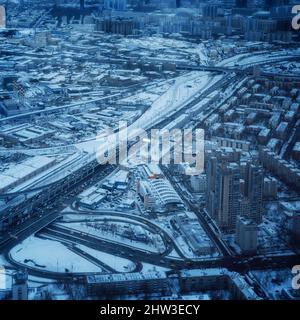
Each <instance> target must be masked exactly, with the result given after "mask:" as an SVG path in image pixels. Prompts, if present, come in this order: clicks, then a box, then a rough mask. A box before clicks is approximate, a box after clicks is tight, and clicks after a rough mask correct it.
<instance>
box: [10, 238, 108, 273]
mask: <svg viewBox="0 0 300 320" xmlns="http://www.w3.org/2000/svg"><path fill="white" fill-rule="evenodd" d="M10 255H11V257H12V259H14V260H15V261H17V262H19V263H21V264H23V265H24V266H29V267H33V268H36V269H39V270H47V271H52V272H66V270H69V271H68V272H78V273H80V272H101V271H102V270H101V269H100V268H99V267H97V266H96V265H94V264H92V263H91V262H89V261H87V260H86V259H84V258H82V257H80V256H78V255H77V254H75V253H73V252H72V251H70V250H69V249H68V248H66V247H65V246H64V245H63V244H61V243H60V242H58V241H52V240H44V239H39V238H36V237H34V236H31V237H29V238H27V239H25V240H24V241H23V242H22V243H20V244H18V245H17V246H15V247H14V248H13V249H12V250H11V251H10Z"/></svg>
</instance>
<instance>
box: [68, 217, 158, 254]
mask: <svg viewBox="0 0 300 320" xmlns="http://www.w3.org/2000/svg"><path fill="white" fill-rule="evenodd" d="M68 227H69V228H72V229H74V230H78V231H81V232H85V233H87V234H90V235H93V236H95V237H96V238H99V239H106V240H110V241H112V242H116V243H120V244H122V245H125V246H128V247H134V248H137V249H140V250H143V251H150V252H155V253H159V252H161V251H160V250H161V249H162V248H161V246H159V247H156V246H154V245H153V244H152V243H144V242H140V241H135V240H131V239H128V238H125V237H121V236H119V235H117V234H112V233H108V232H107V233H101V232H100V230H98V229H95V228H94V227H91V226H88V225H86V223H76V222H74V223H72V224H71V223H70V224H68Z"/></svg>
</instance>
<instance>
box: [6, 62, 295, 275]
mask: <svg viewBox="0 0 300 320" xmlns="http://www.w3.org/2000/svg"><path fill="white" fill-rule="evenodd" d="M265 63H269V62H265ZM215 71H217V70H215ZM219 71H221V70H219ZM222 72H224V71H222ZM228 72H229V71H228V69H227V73H226V74H225V76H223V78H222V79H221V80H219V81H218V82H217V83H215V84H213V85H212V86H208V87H207V88H206V89H205V90H203V92H201V93H200V94H199V95H198V96H195V99H193V100H192V101H188V103H187V104H186V105H183V106H181V108H180V110H178V111H176V112H171V113H170V114H169V115H168V116H167V117H166V118H165V119H163V120H161V121H157V122H156V123H154V124H153V126H158V127H163V126H164V125H166V124H167V123H168V122H170V118H171V117H177V116H179V115H181V114H182V113H184V112H185V111H186V110H188V109H189V108H190V107H191V106H193V105H195V104H197V103H198V102H199V101H201V100H202V99H204V98H205V97H206V96H208V95H209V94H210V93H212V92H213V91H215V90H218V89H221V88H222V87H224V86H226V85H227V84H229V83H230V82H232V81H236V80H237V79H239V77H240V76H236V75H232V77H231V76H230V75H228ZM230 72H232V70H231V71H230ZM234 72H235V71H234ZM117 96H118V95H117ZM115 97H116V95H113V96H111V97H108V96H106V97H104V98H103V99H107V98H115ZM97 101H99V99H97ZM86 103H89V102H80V103H78V105H82V104H86ZM72 106H74V104H72V105H71V106H69V107H72ZM59 108H61V109H63V108H68V106H61V107H59ZM40 112H41V111H36V113H40ZM46 112H47V110H46ZM34 114H35V113H34ZM153 126H152V127H153ZM166 175H167V177H168V178H169V179H170V181H172V177H171V176H170V174H169V173H166ZM87 179H88V178H86V179H84V181H86V180H87ZM78 183H79V182H78ZM80 183H82V181H81V182H80ZM173 185H174V188H175V189H177V191H178V192H180V190H179V189H178V186H176V184H174V183H173ZM72 189H74V186H70V188H69V190H68V192H70V191H71V190H72ZM184 200H185V203H186V205H187V207H188V208H189V209H190V210H191V211H194V212H196V213H197V215H198V217H199V219H200V222H201V225H202V227H203V228H204V230H205V231H206V232H207V233H208V235H209V236H210V238H211V239H212V240H213V242H214V244H215V245H216V247H217V248H218V250H219V251H220V252H221V253H222V255H223V256H222V257H220V258H214V259H206V260H201V261H191V259H187V258H185V257H184V256H183V255H182V253H181V250H180V249H179V248H177V247H176V243H174V241H173V240H172V238H171V237H170V236H169V234H168V233H167V232H166V231H164V230H162V229H159V230H158V229H156V230H157V232H158V233H159V234H160V235H162V237H163V238H164V239H165V241H166V242H165V243H167V245H168V250H167V252H169V253H170V250H171V248H175V249H176V251H177V253H178V254H179V255H180V259H172V258H170V257H168V256H167V255H166V253H164V255H159V254H155V253H151V254H149V253H147V252H143V251H141V250H138V249H136V248H130V247H128V246H125V245H123V244H116V243H111V242H110V241H108V240H103V239H102V240H101V241H100V240H99V239H97V238H95V237H93V236H92V235H90V234H84V233H82V232H81V233H80V234H79V233H78V232H76V231H75V233H74V231H71V230H61V229H60V230H58V229H57V226H50V227H47V228H45V227H46V226H48V225H49V224H51V223H52V222H53V221H54V220H56V219H57V218H58V217H59V215H60V214H59V213H58V212H59V210H57V211H52V212H50V213H47V214H44V215H43V216H41V217H37V218H36V221H33V220H30V222H28V224H26V223H24V224H22V225H21V226H20V227H19V229H15V230H14V232H13V234H11V235H9V236H8V237H6V238H4V239H3V240H2V242H1V243H0V250H1V251H2V250H3V251H4V252H5V254H6V257H7V259H8V261H9V262H10V263H12V264H13V265H15V266H19V267H20V264H18V263H16V262H15V261H13V260H12V259H11V257H10V255H9V250H10V249H11V248H12V247H13V246H15V245H16V244H18V243H20V242H21V241H22V240H24V239H25V238H27V237H28V236H30V235H32V234H36V233H38V235H42V236H45V235H47V236H51V237H56V238H57V239H61V241H63V242H65V243H68V245H70V244H76V243H81V244H84V245H86V246H89V247H91V248H95V249H101V250H102V251H105V250H107V252H109V253H112V254H116V255H117V256H118V255H120V252H121V255H122V256H123V255H124V254H123V253H122V252H125V256H126V257H128V256H129V257H130V259H131V258H132V260H133V261H135V262H136V263H140V262H141V261H144V262H147V263H151V264H155V265H160V266H163V267H168V268H171V269H177V268H210V267H226V268H228V269H229V270H233V271H238V272H241V273H244V272H246V271H247V270H249V269H250V268H251V269H260V268H263V269H267V268H279V267H291V266H292V265H293V264H299V258H298V257H297V256H295V255H289V254H278V255H276V256H271V257H265V256H255V257H251V258H247V257H239V256H232V253H231V251H230V249H229V248H228V247H227V246H226V245H225V244H224V243H223V242H222V241H221V240H220V239H219V237H218V236H217V235H216V234H215V232H214V231H213V230H212V229H211V227H210V225H209V223H208V222H207V221H206V219H205V218H204V216H203V215H202V213H201V212H199V210H198V208H197V207H196V206H194V205H192V204H190V203H189V202H188V201H187V199H184ZM69 213H72V212H69ZM80 213H81V214H83V212H80ZM90 213H91V212H86V214H90ZM108 214H109V215H112V216H115V217H116V216H118V215H120V213H113V212H108ZM123 216H124V215H123ZM131 218H132V219H133V220H135V221H137V222H139V223H143V224H145V225H147V226H148V227H149V228H158V226H157V225H156V224H154V223H152V222H150V221H149V220H147V219H145V218H142V217H137V216H133V217H131ZM72 232H73V233H72ZM72 248H73V247H72ZM75 250H77V249H75ZM77 252H78V251H77ZM80 254H83V253H82V252H80ZM89 258H90V259H91V257H89ZM94 262H95V263H97V262H96V261H95V260H94ZM98 263H99V262H98ZM99 265H100V264H99ZM102 266H103V265H102ZM103 269H105V266H103ZM106 270H107V269H106ZM29 273H30V274H33V275H39V276H43V277H46V278H48V277H49V278H55V279H70V278H73V277H74V276H75V275H74V274H71V273H67V274H65V273H62V274H60V273H51V272H47V271H44V270H36V269H35V270H33V268H30V269H29Z"/></svg>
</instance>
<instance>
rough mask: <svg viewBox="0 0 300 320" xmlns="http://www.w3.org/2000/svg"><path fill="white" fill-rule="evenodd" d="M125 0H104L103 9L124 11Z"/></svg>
mask: <svg viewBox="0 0 300 320" xmlns="http://www.w3.org/2000/svg"><path fill="white" fill-rule="evenodd" d="M126 6H127V0H104V9H107V10H117V11H124V10H126Z"/></svg>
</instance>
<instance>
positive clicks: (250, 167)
mask: <svg viewBox="0 0 300 320" xmlns="http://www.w3.org/2000/svg"><path fill="white" fill-rule="evenodd" d="M241 173H242V175H241V176H242V178H243V180H244V183H243V190H242V194H243V201H242V203H243V208H242V211H241V215H243V216H244V217H246V218H248V219H251V220H253V221H254V222H256V223H257V224H259V223H261V222H262V214H263V186H264V174H263V170H262V168H261V167H259V166H256V165H254V164H251V163H244V164H242V165H241Z"/></svg>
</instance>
